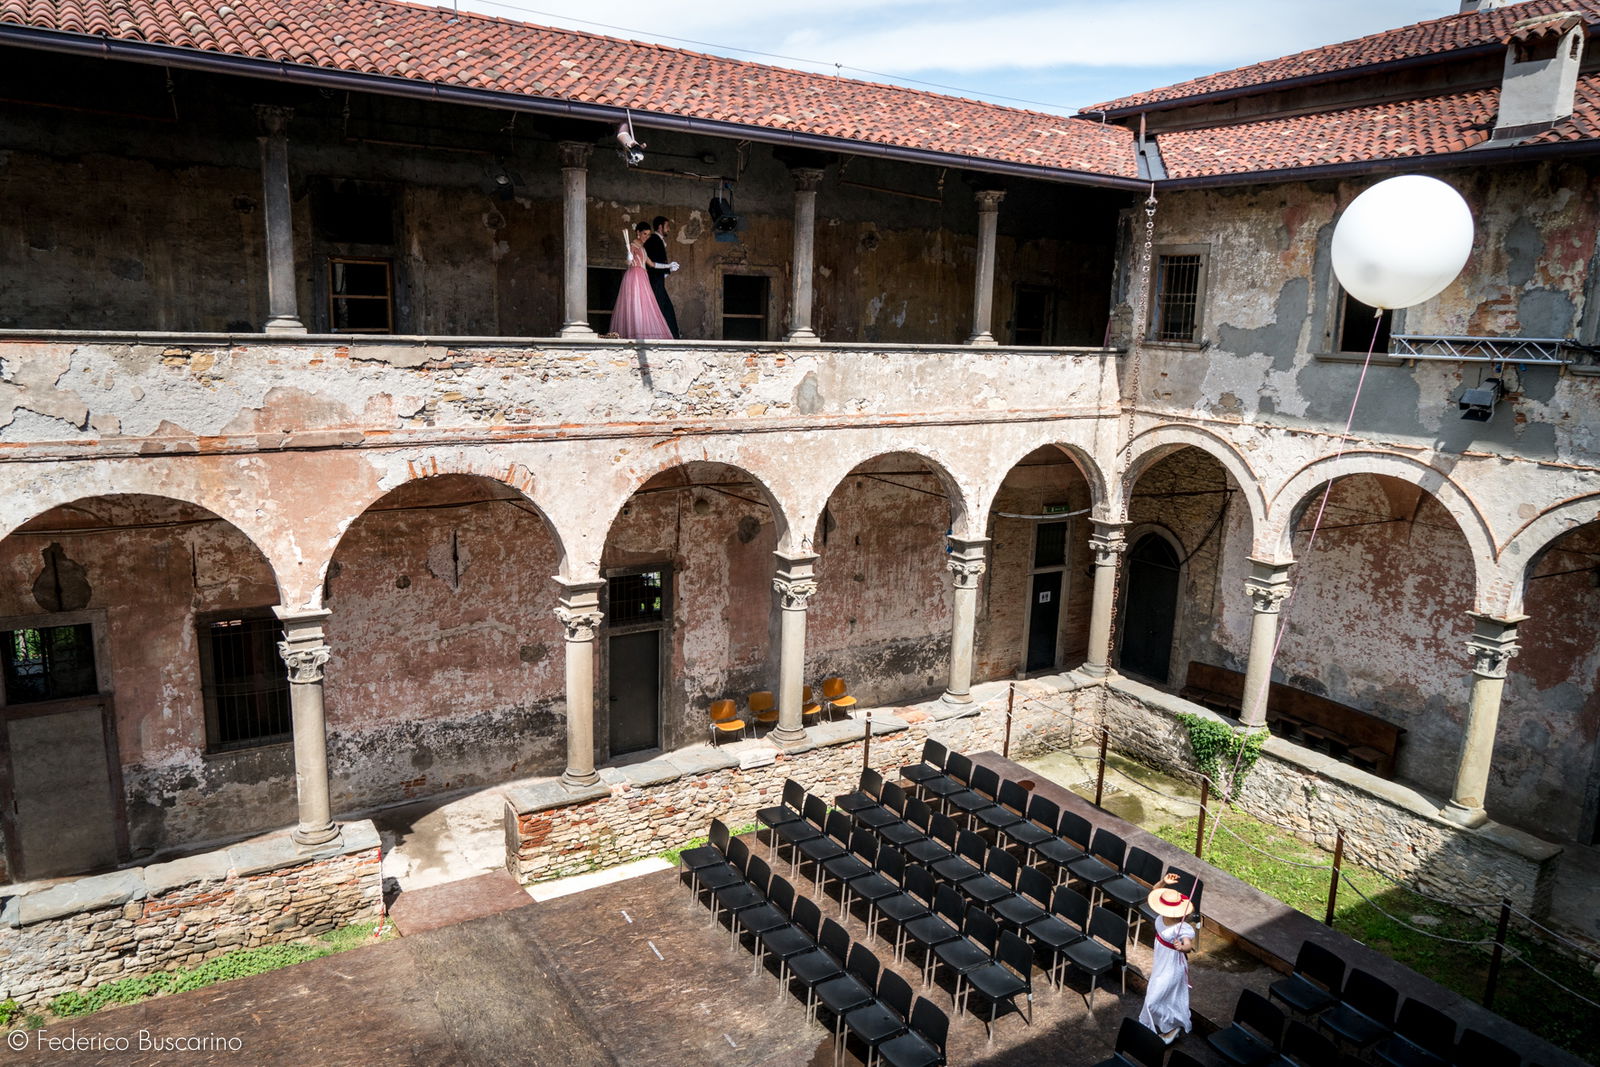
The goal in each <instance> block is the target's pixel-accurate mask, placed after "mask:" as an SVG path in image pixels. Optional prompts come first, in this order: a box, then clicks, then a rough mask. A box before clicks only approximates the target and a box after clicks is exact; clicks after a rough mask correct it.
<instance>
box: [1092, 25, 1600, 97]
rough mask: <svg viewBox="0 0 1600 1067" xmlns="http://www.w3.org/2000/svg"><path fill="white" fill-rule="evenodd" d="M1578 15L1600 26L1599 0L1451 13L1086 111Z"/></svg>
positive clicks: (1479, 40)
mask: <svg viewBox="0 0 1600 1067" xmlns="http://www.w3.org/2000/svg"><path fill="white" fill-rule="evenodd" d="M1564 12H1573V13H1575V14H1577V15H1578V16H1580V17H1581V18H1582V19H1583V21H1585V22H1587V23H1588V24H1589V25H1590V26H1591V27H1594V26H1596V25H1597V24H1600V0H1524V2H1523V3H1517V4H1510V5H1508V6H1506V7H1500V8H1495V9H1494V10H1492V11H1476V12H1467V13H1465V14H1456V15H1447V16H1446V17H1444V18H1437V19H1431V20H1429V21H1427V22H1418V23H1413V24H1412V25H1410V26H1402V27H1400V28H1399V29H1394V30H1385V31H1384V32H1383V33H1375V34H1371V35H1370V36H1367V37H1360V38H1357V39H1356V40H1353V41H1344V42H1341V43H1339V44H1330V45H1325V46H1323V47H1321V48H1313V49H1310V50H1308V51H1305V52H1296V53H1295V54H1294V55H1291V56H1284V57H1283V58H1281V59H1272V60H1268V61H1267V62H1265V63H1254V64H1251V65H1250V66H1248V67H1239V68H1237V69H1235V70H1227V71H1223V72H1221V73H1219V74H1208V75H1206V76H1205V77H1203V78H1195V79H1192V80H1190V81H1186V82H1179V83H1177V84H1176V85H1168V86H1166V87H1165V88H1161V89H1152V90H1150V91H1149V92H1144V93H1135V94H1134V95H1132V96H1124V97H1122V98H1120V99H1118V100H1109V101H1106V102H1105V103H1102V104H1096V105H1094V106H1093V107H1087V108H1084V109H1083V113H1089V112H1099V111H1125V110H1137V109H1140V108H1148V107H1152V106H1155V105H1158V104H1170V103H1174V102H1176V101H1179V100H1188V99H1190V98H1193V97H1200V96H1206V95H1209V94H1212V93H1225V92H1233V91H1238V90H1248V89H1255V88H1263V89H1264V88H1266V87H1268V86H1270V85H1272V83H1274V82H1280V81H1287V80H1289V79H1293V78H1304V77H1310V76H1315V75H1327V74H1337V73H1339V72H1340V71H1349V72H1351V73H1352V74H1355V73H1356V72H1358V71H1359V70H1360V69H1361V68H1363V67H1370V66H1373V65H1375V64H1379V63H1391V62H1395V61H1397V60H1404V59H1417V58H1422V57H1425V56H1434V55H1442V54H1444V53H1446V52H1455V51H1459V50H1461V49H1464V48H1471V47H1474V46H1477V45H1489V44H1504V43H1505V42H1506V41H1507V39H1508V38H1509V37H1510V36H1511V35H1512V34H1513V33H1514V32H1516V28H1517V24H1518V23H1520V22H1523V21H1525V20H1527V19H1530V18H1536V17H1538V16H1541V15H1554V14H1560V13H1564Z"/></svg>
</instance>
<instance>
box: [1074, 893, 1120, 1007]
mask: <svg viewBox="0 0 1600 1067" xmlns="http://www.w3.org/2000/svg"><path fill="white" fill-rule="evenodd" d="M1083 932H1084V934H1085V935H1086V936H1085V937H1084V939H1083V940H1082V941H1074V942H1073V943H1072V944H1070V945H1067V946H1066V947H1065V948H1064V949H1062V952H1063V954H1065V956H1066V957H1067V962H1068V963H1070V964H1072V966H1074V967H1076V968H1077V969H1078V970H1080V971H1082V972H1083V973H1085V974H1087V975H1088V976H1089V995H1088V996H1087V997H1085V998H1084V1001H1085V1002H1086V1003H1087V1004H1088V1007H1089V1010H1090V1011H1093V1010H1094V994H1095V990H1096V989H1098V988H1099V985H1100V976H1101V975H1103V974H1106V973H1107V972H1109V971H1110V970H1112V968H1116V969H1117V970H1118V971H1119V972H1120V973H1121V976H1122V992H1123V993H1124V994H1126V993H1127V992H1128V921H1127V920H1126V919H1124V918H1123V917H1122V916H1120V915H1118V914H1116V913H1115V912H1112V911H1108V910H1106V909H1105V908H1095V909H1093V910H1092V911H1090V913H1089V924H1088V925H1087V926H1085V927H1084V930H1083Z"/></svg>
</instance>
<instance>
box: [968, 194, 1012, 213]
mask: <svg viewBox="0 0 1600 1067" xmlns="http://www.w3.org/2000/svg"><path fill="white" fill-rule="evenodd" d="M972 197H973V199H974V200H976V201H977V202H978V210H979V211H999V210H1000V201H1002V200H1004V199H1005V198H1006V191H1005V190H1004V189H979V190H977V191H976V192H975V193H973V194H972Z"/></svg>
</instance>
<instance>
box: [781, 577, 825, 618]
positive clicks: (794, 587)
mask: <svg viewBox="0 0 1600 1067" xmlns="http://www.w3.org/2000/svg"><path fill="white" fill-rule="evenodd" d="M772 588H774V589H776V590H777V591H778V596H780V597H782V598H783V610H784V611H804V610H806V603H807V602H808V601H809V600H810V599H811V598H812V597H814V596H816V595H817V581H816V579H815V578H774V579H772Z"/></svg>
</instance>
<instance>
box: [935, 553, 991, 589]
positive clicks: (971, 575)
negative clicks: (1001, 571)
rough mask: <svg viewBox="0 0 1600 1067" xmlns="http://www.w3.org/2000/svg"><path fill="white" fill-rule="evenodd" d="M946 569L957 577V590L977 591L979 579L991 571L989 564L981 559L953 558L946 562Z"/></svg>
mask: <svg viewBox="0 0 1600 1067" xmlns="http://www.w3.org/2000/svg"><path fill="white" fill-rule="evenodd" d="M944 565H945V568H946V569H947V570H949V571H950V573H951V574H953V575H954V576H955V580H956V583H955V584H956V588H957V589H976V588H978V579H979V578H982V577H983V573H984V572H985V571H987V570H988V569H989V564H988V562H987V561H985V560H981V559H963V558H962V557H960V556H952V557H950V558H949V559H947V560H945V561H944Z"/></svg>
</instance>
